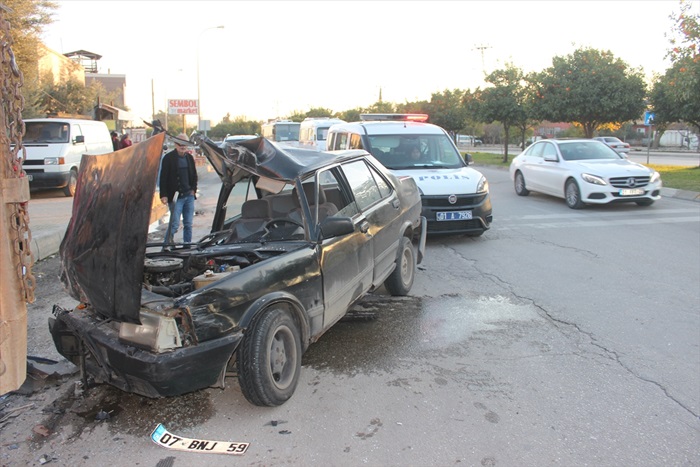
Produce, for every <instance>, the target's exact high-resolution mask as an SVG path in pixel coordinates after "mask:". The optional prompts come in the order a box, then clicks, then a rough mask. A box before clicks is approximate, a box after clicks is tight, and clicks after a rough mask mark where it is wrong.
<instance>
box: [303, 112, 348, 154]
mask: <svg viewBox="0 0 700 467" xmlns="http://www.w3.org/2000/svg"><path fill="white" fill-rule="evenodd" d="M335 123H345V120H341V119H339V118H329V117H320V118H313V117H307V118H305V119H304V121H303V122H301V126H300V127H299V147H302V148H305V149H316V150H318V151H325V150H326V136H327V135H328V129H329V128H330V127H331V125H333V124H335Z"/></svg>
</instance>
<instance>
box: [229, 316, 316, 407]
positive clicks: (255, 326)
mask: <svg viewBox="0 0 700 467" xmlns="http://www.w3.org/2000/svg"><path fill="white" fill-rule="evenodd" d="M301 352H302V351H301V333H300V332H299V326H298V325H297V323H296V321H295V320H294V317H293V316H292V313H291V312H290V311H289V310H288V309H286V308H284V307H273V308H270V309H268V310H265V311H262V312H261V313H260V314H259V315H258V316H257V317H256V318H255V319H254V320H253V323H252V324H251V326H250V327H249V328H248V330H247V331H246V333H245V336H244V337H243V341H242V342H241V345H240V347H239V348H238V352H237V363H238V380H239V381H238V382H239V384H240V386H241V391H242V392H243V395H244V396H245V398H246V399H248V401H249V402H250V403H252V404H255V405H258V406H267V407H275V406H278V405H282V404H284V403H285V402H286V401H287V400H288V399H289V398H290V397H292V394H294V390H295V389H296V387H297V383H298V382H299V373H300V371H301Z"/></svg>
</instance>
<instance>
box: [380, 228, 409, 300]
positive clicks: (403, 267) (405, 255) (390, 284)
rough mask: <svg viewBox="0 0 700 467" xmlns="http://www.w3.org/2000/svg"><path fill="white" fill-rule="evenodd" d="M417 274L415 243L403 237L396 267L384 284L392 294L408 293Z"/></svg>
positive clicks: (401, 294)
mask: <svg viewBox="0 0 700 467" xmlns="http://www.w3.org/2000/svg"><path fill="white" fill-rule="evenodd" d="M415 276H416V256H415V254H414V253H413V245H412V244H411V240H410V239H408V238H407V237H402V238H401V246H400V251H399V257H398V258H397V260H396V268H395V269H394V271H393V272H392V273H391V275H390V276H389V277H387V279H386V281H384V286H385V287H386V289H387V290H388V291H389V293H390V294H391V295H395V296H397V295H400V296H403V295H408V292H410V291H411V287H412V286H413V279H414V277H415Z"/></svg>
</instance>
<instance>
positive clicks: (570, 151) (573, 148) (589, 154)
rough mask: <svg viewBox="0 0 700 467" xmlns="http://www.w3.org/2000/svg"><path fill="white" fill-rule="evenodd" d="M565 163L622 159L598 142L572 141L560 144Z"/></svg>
mask: <svg viewBox="0 0 700 467" xmlns="http://www.w3.org/2000/svg"><path fill="white" fill-rule="evenodd" d="M559 151H560V152H561V157H562V158H563V159H564V160H565V161H581V160H598V159H621V157H620V155H619V154H618V153H616V152H615V151H614V150H612V149H610V148H609V147H608V146H606V145H605V144H602V143H600V142H598V141H571V142H561V143H559Z"/></svg>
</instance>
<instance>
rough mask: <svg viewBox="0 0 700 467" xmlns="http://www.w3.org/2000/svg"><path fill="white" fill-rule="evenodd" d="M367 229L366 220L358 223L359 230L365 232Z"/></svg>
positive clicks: (367, 223)
mask: <svg viewBox="0 0 700 467" xmlns="http://www.w3.org/2000/svg"><path fill="white" fill-rule="evenodd" d="M368 231H369V222H367V221H362V222H361V223H360V232H362V233H365V234H366V233H367V232H368Z"/></svg>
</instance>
